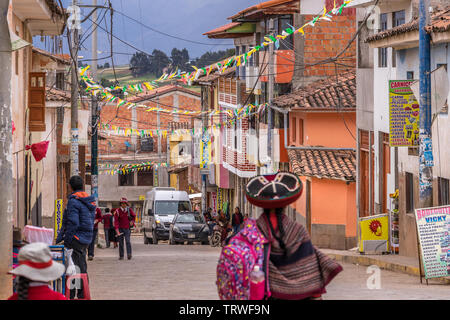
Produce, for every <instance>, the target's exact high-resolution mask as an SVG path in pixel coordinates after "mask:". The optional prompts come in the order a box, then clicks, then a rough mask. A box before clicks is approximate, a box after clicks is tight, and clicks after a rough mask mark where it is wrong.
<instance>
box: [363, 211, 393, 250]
mask: <svg viewBox="0 0 450 320" xmlns="http://www.w3.org/2000/svg"><path fill="white" fill-rule="evenodd" d="M359 225H360V230H361V231H360V241H359V243H360V248H359V250H360V252H389V232H390V230H389V216H388V215H386V214H381V215H375V216H370V217H364V218H361V219H360V222H359Z"/></svg>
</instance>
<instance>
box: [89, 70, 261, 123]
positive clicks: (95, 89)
mask: <svg viewBox="0 0 450 320" xmlns="http://www.w3.org/2000/svg"><path fill="white" fill-rule="evenodd" d="M88 67H89V66H88ZM86 68H87V67H86ZM86 68H85V70H84V71H83V70H81V71H80V76H81V79H82V80H83V81H84V82H85V84H86V85H87V88H86V91H87V92H88V93H90V94H91V95H97V94H98V93H100V94H101V97H102V101H105V102H110V103H115V102H117V107H121V106H126V107H128V109H130V108H138V107H139V108H145V109H146V110H145V111H146V112H152V111H159V112H163V113H171V114H186V115H191V116H201V115H209V116H211V115H218V114H227V115H228V116H229V117H239V116H240V115H242V114H243V115H244V116H247V115H249V114H250V112H251V111H253V110H254V109H255V108H258V110H260V109H261V106H266V104H260V105H259V106H256V105H253V104H251V103H250V104H248V105H246V106H243V107H241V108H239V109H236V110H230V109H227V110H214V111H212V112H211V111H200V110H198V111H197V110H194V111H192V110H176V109H172V110H171V109H165V108H163V107H149V106H147V105H144V104H137V103H133V102H127V101H126V100H123V99H121V98H119V97H116V96H114V95H113V94H112V93H111V92H110V88H104V87H102V86H101V85H100V84H98V83H96V82H95V81H93V80H92V79H91V78H89V77H88V76H87V75H86V74H85V72H86V70H87V69H86Z"/></svg>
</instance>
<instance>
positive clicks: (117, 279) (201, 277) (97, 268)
mask: <svg viewBox="0 0 450 320" xmlns="http://www.w3.org/2000/svg"><path fill="white" fill-rule="evenodd" d="M131 240H132V246H133V259H132V260H127V259H126V254H125V259H124V260H120V261H119V260H118V259H119V249H118V248H117V249H112V248H108V249H98V248H96V249H95V258H94V260H93V261H88V273H89V280H90V289H91V296H92V299H93V300H96V299H101V300H109V299H116V300H149V299H157V300H183V299H199V300H211V299H212V300H215V299H218V295H217V290H216V286H215V280H216V264H217V260H218V258H219V254H220V250H219V248H212V247H211V246H206V245H197V244H193V245H175V246H170V245H168V243H167V242H166V241H161V242H160V243H159V244H158V245H145V244H143V238H142V236H132V237H131Z"/></svg>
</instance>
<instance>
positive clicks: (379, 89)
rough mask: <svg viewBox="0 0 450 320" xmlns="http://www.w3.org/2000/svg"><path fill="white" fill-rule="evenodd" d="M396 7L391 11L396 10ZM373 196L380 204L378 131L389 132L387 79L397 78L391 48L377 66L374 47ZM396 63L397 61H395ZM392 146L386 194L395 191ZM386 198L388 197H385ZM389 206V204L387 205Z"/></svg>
mask: <svg viewBox="0 0 450 320" xmlns="http://www.w3.org/2000/svg"><path fill="white" fill-rule="evenodd" d="M397 9H399V10H400V9H401V8H396V9H395V10H393V11H396V10H397ZM390 12H392V11H390ZM390 28H392V15H391V14H389V15H388V29H390ZM373 58H374V110H373V111H374V113H373V121H374V125H373V128H374V149H375V159H374V170H375V174H374V189H375V190H374V197H375V199H374V200H375V203H378V204H381V202H382V195H381V194H380V182H381V176H380V174H382V172H381V168H380V156H381V150H380V132H384V133H389V80H396V79H397V71H396V68H393V67H392V48H388V49H387V67H386V68H379V67H378V49H374V53H373ZM397 64H398V61H397ZM394 152H395V151H394V148H391V165H390V167H391V169H390V172H391V173H390V174H388V175H387V191H386V192H387V196H389V193H394V192H395V157H394ZM387 199H389V198H388V197H387ZM387 208H389V205H388V206H387Z"/></svg>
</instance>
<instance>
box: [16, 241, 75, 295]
mask: <svg viewBox="0 0 450 320" xmlns="http://www.w3.org/2000/svg"><path fill="white" fill-rule="evenodd" d="M18 260H19V266H18V267H16V268H15V269H13V270H11V271H9V272H8V273H10V274H13V275H16V276H17V277H18V279H17V280H18V281H17V283H18V285H17V292H16V293H14V294H13V295H12V296H10V297H9V298H8V300H67V299H66V297H65V296H63V295H62V294H61V293H59V292H56V291H53V290H52V289H51V287H50V285H49V283H50V282H51V281H54V280H57V279H59V278H61V276H62V275H63V274H64V272H65V270H66V268H65V267H64V265H62V264H61V263H58V262H55V261H53V259H52V254H51V251H50V247H49V246H48V245H47V244H46V243H42V242H35V243H31V244H27V245H26V246H24V247H22V248H21V249H20V251H19V255H18Z"/></svg>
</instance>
